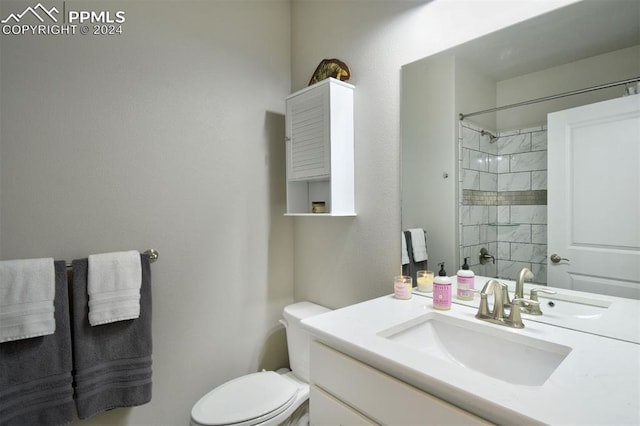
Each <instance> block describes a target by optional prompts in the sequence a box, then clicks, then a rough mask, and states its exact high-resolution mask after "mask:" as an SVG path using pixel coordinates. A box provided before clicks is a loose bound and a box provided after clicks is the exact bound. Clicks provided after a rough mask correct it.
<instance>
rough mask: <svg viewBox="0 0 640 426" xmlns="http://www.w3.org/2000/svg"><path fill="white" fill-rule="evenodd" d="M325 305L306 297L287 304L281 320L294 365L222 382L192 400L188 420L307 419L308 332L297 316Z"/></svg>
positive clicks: (252, 422) (248, 425)
mask: <svg viewBox="0 0 640 426" xmlns="http://www.w3.org/2000/svg"><path fill="white" fill-rule="evenodd" d="M328 311H329V309H327V308H325V307H322V306H319V305H316V304H313V303H310V302H299V303H294V304H292V305H288V306H286V307H285V308H284V312H283V316H284V319H283V320H280V322H281V323H282V324H284V326H285V327H286V332H287V347H288V350H289V362H290V364H291V369H292V371H289V370H288V369H281V370H278V371H277V372H276V371H262V372H259V373H253V374H247V375H245V376H242V377H238V378H236V379H233V380H230V381H228V382H226V383H223V384H222V385H220V386H218V387H216V388H215V389H213V390H212V391H211V392H209V393H207V394H206V395H204V396H203V397H202V398H200V400H199V401H198V402H196V404H195V405H194V406H193V408H192V409H191V425H194V426H195V425H197V426H213V425H234V426H258V425H259V426H271V425H281V424H292V425H293V424H296V425H298V424H300V425H306V424H308V402H307V401H308V399H309V344H310V336H309V335H308V334H307V333H306V332H305V331H304V330H302V328H301V327H300V321H301V320H303V319H304V318H308V317H311V316H314V315H319V314H321V313H324V312H328Z"/></svg>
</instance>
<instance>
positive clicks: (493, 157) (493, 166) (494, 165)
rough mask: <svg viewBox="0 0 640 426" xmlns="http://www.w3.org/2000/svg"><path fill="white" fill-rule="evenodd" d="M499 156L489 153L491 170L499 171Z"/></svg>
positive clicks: (493, 171) (492, 171)
mask: <svg viewBox="0 0 640 426" xmlns="http://www.w3.org/2000/svg"><path fill="white" fill-rule="evenodd" d="M498 161H499V160H498V156H497V155H489V172H491V173H498Z"/></svg>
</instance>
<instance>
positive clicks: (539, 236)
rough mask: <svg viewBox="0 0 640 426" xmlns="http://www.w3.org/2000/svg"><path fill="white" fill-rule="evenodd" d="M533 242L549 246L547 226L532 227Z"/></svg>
mask: <svg viewBox="0 0 640 426" xmlns="http://www.w3.org/2000/svg"><path fill="white" fill-rule="evenodd" d="M531 242H532V243H536V244H547V225H531Z"/></svg>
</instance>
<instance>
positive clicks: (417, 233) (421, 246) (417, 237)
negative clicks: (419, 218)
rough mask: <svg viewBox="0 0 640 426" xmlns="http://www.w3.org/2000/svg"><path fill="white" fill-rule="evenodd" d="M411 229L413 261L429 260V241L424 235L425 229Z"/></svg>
mask: <svg viewBox="0 0 640 426" xmlns="http://www.w3.org/2000/svg"><path fill="white" fill-rule="evenodd" d="M409 231H411V247H412V248H413V261H414V262H422V261H423V260H427V241H426V239H425V236H424V229H422V228H413V229H409Z"/></svg>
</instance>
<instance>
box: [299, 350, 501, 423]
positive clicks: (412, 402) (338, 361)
mask: <svg viewBox="0 0 640 426" xmlns="http://www.w3.org/2000/svg"><path fill="white" fill-rule="evenodd" d="M311 384H312V386H311V394H310V409H309V414H310V420H311V424H312V425H328V424H333V425H335V424H350V425H351V424H357V425H370V424H389V425H394V424H438V425H488V424H490V423H488V422H486V421H485V420H483V419H481V418H480V417H477V416H474V415H473V414H471V413H468V412H466V411H464V410H462V409H460V408H458V407H456V406H454V405H451V404H449V403H448V402H445V401H443V400H441V399H439V398H436V397H434V396H433V395H430V394H428V393H426V392H424V391H422V390H419V389H417V388H415V387H413V386H410V385H408V384H406V383H404V382H402V381H400V380H398V379H396V378H394V377H392V376H389V375H388V374H386V373H383V372H381V371H379V370H377V369H375V368H372V367H370V366H368V365H366V364H364V363H362V362H360V361H358V360H356V359H354V358H351V357H350V356H347V355H345V354H343V353H341V352H339V351H336V350H335V349H333V348H330V347H329V346H326V345H324V344H322V343H320V342H317V341H314V342H312V344H311Z"/></svg>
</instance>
